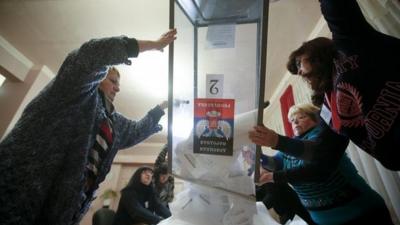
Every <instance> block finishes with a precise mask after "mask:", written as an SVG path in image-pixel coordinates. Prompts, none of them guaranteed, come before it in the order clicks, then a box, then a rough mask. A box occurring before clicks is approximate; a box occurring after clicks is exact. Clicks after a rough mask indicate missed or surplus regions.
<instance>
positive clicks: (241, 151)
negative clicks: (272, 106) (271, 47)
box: [168, 0, 269, 198]
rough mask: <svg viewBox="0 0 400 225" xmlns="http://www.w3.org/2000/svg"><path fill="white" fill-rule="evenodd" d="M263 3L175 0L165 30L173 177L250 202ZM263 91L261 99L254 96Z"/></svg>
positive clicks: (260, 87) (262, 46)
mask: <svg viewBox="0 0 400 225" xmlns="http://www.w3.org/2000/svg"><path fill="white" fill-rule="evenodd" d="M268 4H269V2H268V1H263V0H213V1H207V0H204V1H202V0H176V1H171V4H170V26H171V28H172V27H175V28H176V29H177V30H178V38H177V40H176V41H175V42H174V43H173V45H172V46H171V48H170V57H169V58H170V62H169V63H170V73H169V104H170V105H169V106H170V107H169V111H168V121H169V130H168V142H169V147H170V149H169V150H170V152H169V157H168V160H169V163H170V169H171V172H172V174H173V175H174V176H176V177H178V178H181V179H183V180H186V181H190V182H192V183H195V184H196V185H202V186H207V187H212V188H215V189H218V190H219V191H225V192H227V193H230V194H234V195H238V196H242V197H246V198H254V196H255V191H254V189H255V188H254V184H255V180H257V177H258V169H255V168H258V161H259V160H258V153H257V152H259V149H258V151H257V147H256V146H255V145H254V144H252V143H251V141H250V140H249V138H248V131H249V130H251V129H252V128H253V126H255V125H256V124H257V123H260V121H262V111H263V103H264V99H263V98H264V95H263V93H264V83H265V62H266V60H265V58H266V31H267V27H266V26H267V16H268V15H267V12H268ZM261 93H262V94H261Z"/></svg>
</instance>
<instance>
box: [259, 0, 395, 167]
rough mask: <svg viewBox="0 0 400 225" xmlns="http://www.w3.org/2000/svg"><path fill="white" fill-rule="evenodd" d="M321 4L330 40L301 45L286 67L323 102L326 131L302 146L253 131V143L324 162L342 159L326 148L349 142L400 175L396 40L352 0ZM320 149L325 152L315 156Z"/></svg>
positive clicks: (316, 100)
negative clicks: (397, 151) (305, 82)
mask: <svg viewBox="0 0 400 225" xmlns="http://www.w3.org/2000/svg"><path fill="white" fill-rule="evenodd" d="M320 4H321V11H322V14H323V16H324V17H325V20H326V21H327V23H328V26H329V28H330V30H331V32H332V40H331V39H328V38H322V37H319V38H315V39H313V40H310V41H308V42H305V43H303V44H302V46H300V47H299V48H298V49H296V50H295V51H293V52H292V54H291V55H290V57H289V61H288V64H287V68H288V70H289V71H290V72H291V73H292V74H298V75H300V76H301V77H303V78H304V79H305V80H306V81H307V82H308V83H309V84H310V86H311V88H312V90H313V91H314V96H313V101H314V103H315V104H317V105H318V104H321V103H322V102H323V106H322V110H321V118H322V119H323V121H324V122H323V123H325V124H324V125H323V127H324V129H322V130H321V133H320V135H319V139H318V140H317V141H314V142H304V141H299V140H292V139H290V138H286V137H283V136H279V135H277V134H276V133H275V132H274V131H272V130H270V129H268V128H266V127H264V126H257V127H255V129H254V131H253V132H255V133H256V134H255V135H252V136H253V141H254V142H255V143H256V144H259V145H264V146H270V147H273V148H276V149H285V153H288V154H291V155H293V156H295V157H300V158H303V159H307V160H325V159H329V158H331V157H335V158H336V157H339V156H340V155H342V152H338V151H337V148H334V145H333V146H332V145H331V146H329V144H328V143H335V141H334V140H335V139H343V138H349V139H350V140H351V141H352V142H354V143H355V144H356V145H357V146H358V147H359V148H361V149H362V150H364V151H365V152H367V153H368V154H370V155H371V156H372V157H374V158H376V159H377V160H378V161H379V162H380V163H381V164H382V165H383V166H384V167H386V168H387V169H390V170H395V171H398V170H400V163H399V162H398V161H397V157H395V152H396V149H397V148H398V146H400V117H399V113H400V76H399V72H398V71H399V69H400V67H399V66H398V65H399V63H398V61H399V56H398V54H399V52H400V40H399V39H397V38H395V37H392V36H388V35H385V34H383V33H380V32H378V31H376V30H375V29H373V28H372V27H371V25H370V24H369V23H368V22H367V21H366V20H365V18H364V16H363V14H362V13H361V10H360V8H359V6H358V4H357V2H356V0H320ZM327 125H329V126H327ZM321 145H324V146H325V151H323V152H317V151H316V149H318V146H321ZM326 161H327V162H328V160H326ZM333 166H334V165H333Z"/></svg>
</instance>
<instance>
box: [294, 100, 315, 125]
mask: <svg viewBox="0 0 400 225" xmlns="http://www.w3.org/2000/svg"><path fill="white" fill-rule="evenodd" d="M319 110H320V109H319V108H318V107H317V106H315V105H313V104H310V103H305V104H298V105H294V106H292V107H290V109H289V112H288V119H289V121H291V119H292V118H293V117H294V115H296V114H299V113H304V114H306V115H307V116H308V117H310V118H311V119H312V120H313V121H314V122H318V121H319Z"/></svg>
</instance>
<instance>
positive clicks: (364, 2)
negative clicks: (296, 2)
mask: <svg viewBox="0 0 400 225" xmlns="http://www.w3.org/2000/svg"><path fill="white" fill-rule="evenodd" d="M358 3H359V5H360V7H361V9H362V11H363V13H364V15H365V17H366V18H367V20H368V21H369V22H370V23H371V25H372V26H374V28H375V29H377V30H379V31H381V32H383V33H386V34H389V35H392V36H395V37H397V38H400V0H358ZM325 26H326V24H325ZM320 30H323V29H322V28H320ZM314 33H315V35H310V37H309V39H312V38H314V37H316V36H321V35H324V34H322V33H321V32H319V33H318V31H317V32H315V31H314ZM399 75H400V74H399ZM290 84H291V85H292V86H293V92H294V97H295V104H299V103H305V102H310V89H309V87H308V85H307V84H305V83H304V82H303V81H302V80H300V79H299V78H298V76H291V75H289V74H288V73H287V74H286V75H285V76H284V78H283V80H282V81H281V84H280V85H279V87H281V88H278V90H277V91H276V93H274V95H273V96H272V97H271V99H270V102H271V105H270V106H269V107H268V108H267V109H266V110H265V113H264V123H265V124H266V125H267V126H269V127H271V128H273V129H275V130H276V131H277V132H278V133H281V134H284V132H283V124H282V118H281V112H280V106H279V97H280V95H281V94H282V92H283V91H284V90H285V89H286V87H287V86H288V85H290ZM399 138H400V137H399ZM393 148H396V149H397V150H400V146H393ZM264 150H265V151H266V153H268V152H270V150H269V149H264ZM347 153H348V155H349V157H350V158H351V160H352V162H353V163H354V165H355V166H356V168H357V169H358V171H359V174H360V175H361V176H362V177H364V179H365V180H366V181H367V182H368V183H369V185H370V186H371V187H372V188H373V189H375V190H376V191H377V192H378V193H379V194H380V195H381V196H382V197H383V198H384V200H385V202H386V205H387V207H388V208H389V210H390V213H391V215H392V220H393V222H394V223H395V224H397V225H400V172H394V171H390V170H387V169H385V168H384V167H383V166H382V165H381V164H380V163H379V162H378V161H376V160H375V159H373V158H372V157H371V156H369V155H368V154H367V153H365V152H364V151H362V150H361V149H359V148H358V147H357V146H355V145H354V144H353V143H350V145H349V147H348V149H347ZM269 154H271V153H269ZM399 163H400V161H399ZM377 216H379V215H377Z"/></svg>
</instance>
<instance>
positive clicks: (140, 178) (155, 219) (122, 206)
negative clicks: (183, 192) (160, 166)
mask: <svg viewBox="0 0 400 225" xmlns="http://www.w3.org/2000/svg"><path fill="white" fill-rule="evenodd" d="M152 178H153V170H152V169H151V168H149V167H140V168H139V169H137V170H136V172H135V173H134V174H133V176H132V178H131V180H130V181H129V183H128V185H127V186H126V187H125V188H124V189H122V191H121V200H120V201H119V205H118V210H117V213H116V215H115V219H114V223H113V224H114V225H133V224H143V223H144V224H157V223H159V222H160V221H161V220H163V219H165V218H167V217H170V216H171V213H170V211H169V210H168V208H167V207H165V206H164V205H162V204H161V203H160V201H159V200H158V199H157V198H156V195H155V192H154V189H153V187H152V185H151V181H152Z"/></svg>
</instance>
